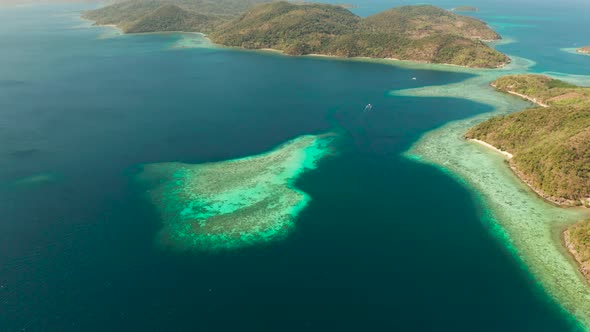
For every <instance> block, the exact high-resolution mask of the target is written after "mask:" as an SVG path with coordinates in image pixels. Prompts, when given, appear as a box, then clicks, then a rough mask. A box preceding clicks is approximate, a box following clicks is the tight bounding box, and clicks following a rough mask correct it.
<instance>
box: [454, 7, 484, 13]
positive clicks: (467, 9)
mask: <svg viewBox="0 0 590 332" xmlns="http://www.w3.org/2000/svg"><path fill="white" fill-rule="evenodd" d="M451 10H452V11H454V12H478V11H479V8H477V7H473V6H459V7H455V8H453V9H451Z"/></svg>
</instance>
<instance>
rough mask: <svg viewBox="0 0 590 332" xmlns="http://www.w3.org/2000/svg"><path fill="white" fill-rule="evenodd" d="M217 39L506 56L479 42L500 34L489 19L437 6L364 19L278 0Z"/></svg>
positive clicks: (473, 59) (484, 62)
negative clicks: (461, 13) (488, 24)
mask: <svg viewBox="0 0 590 332" xmlns="http://www.w3.org/2000/svg"><path fill="white" fill-rule="evenodd" d="M209 37H210V38H211V39H212V40H213V41H214V42H216V43H218V44H222V45H227V46H236V47H244V48H251V49H259V48H273V49H278V50H282V51H284V52H285V53H287V54H290V55H302V54H325V55H334V56H345V57H371V58H396V59H403V60H414V61H424V62H433V63H448V64H456V65H463V66H471V67H493V68H495V67H499V66H502V65H504V64H506V63H507V62H509V59H508V57H506V56H505V55H503V54H501V53H499V52H498V51H496V50H494V49H492V48H490V47H489V46H487V45H486V44H484V43H482V42H481V39H486V40H487V39H490V40H491V39H498V38H499V35H498V34H496V33H495V32H494V31H493V30H491V29H490V28H488V27H487V26H486V25H485V23H483V22H481V21H479V20H476V19H473V18H469V17H463V16H459V15H456V14H453V13H451V12H449V11H446V10H444V9H440V8H437V7H434V6H427V5H424V6H404V7H399V8H394V9H391V10H388V11H385V12H382V13H379V14H376V15H373V16H370V17H367V18H365V19H362V18H360V17H358V16H356V15H354V14H353V13H351V12H350V11H348V10H346V9H345V8H342V7H341V6H333V5H324V4H293V3H288V2H276V3H270V4H263V5H259V6H256V7H254V8H253V9H251V10H250V11H248V12H247V13H245V14H243V15H242V16H240V17H239V18H236V19H235V20H232V21H229V22H227V23H225V24H223V25H221V26H220V27H219V28H217V29H215V30H214V31H213V32H212V33H211V34H210V36H209Z"/></svg>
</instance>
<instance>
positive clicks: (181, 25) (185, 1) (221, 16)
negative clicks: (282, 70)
mask: <svg viewBox="0 0 590 332" xmlns="http://www.w3.org/2000/svg"><path fill="white" fill-rule="evenodd" d="M270 1H271V0H129V1H117V2H115V3H113V4H111V5H108V6H105V7H102V8H98V9H95V10H91V11H87V12H85V13H84V14H83V17H84V18H86V19H89V20H93V21H95V22H96V23H97V24H101V25H106V24H114V25H116V26H117V27H118V28H120V29H121V30H123V31H124V32H129V33H131V32H157V31H195V32H209V31H211V30H212V29H213V28H214V27H215V26H216V25H219V24H221V23H223V22H226V21H228V20H230V19H232V18H235V17H237V16H238V15H240V14H242V13H244V12H245V11H246V10H248V8H250V7H251V6H253V5H255V4H258V3H264V2H270Z"/></svg>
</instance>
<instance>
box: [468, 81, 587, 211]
mask: <svg viewBox="0 0 590 332" xmlns="http://www.w3.org/2000/svg"><path fill="white" fill-rule="evenodd" d="M492 85H493V86H494V87H495V88H496V89H498V90H500V91H503V92H506V93H510V94H514V95H517V96H520V97H522V98H525V99H527V100H529V101H531V102H534V103H536V104H537V105H538V107H535V108H531V109H527V110H525V111H522V112H517V113H513V114H510V115H506V116H501V117H496V118H492V119H490V120H488V121H485V122H483V123H481V124H479V125H478V126H476V127H475V128H473V129H471V130H470V131H469V132H468V133H467V134H466V137H467V138H471V139H478V140H481V141H484V142H487V143H489V144H491V145H493V146H494V147H496V148H498V149H500V150H502V151H507V152H509V153H510V154H512V155H513V156H514V158H512V159H511V160H510V165H511V167H512V168H513V170H514V171H515V173H516V174H517V175H518V176H519V177H520V178H521V179H522V180H523V181H525V182H526V183H527V184H529V185H530V186H531V187H532V188H533V189H534V190H535V191H536V192H537V193H538V194H539V195H540V196H542V197H544V198H546V199H547V200H549V201H551V202H554V203H556V204H559V205H564V206H581V205H582V206H587V207H590V88H586V87H578V86H575V85H572V84H568V83H566V82H563V81H560V80H555V79H552V78H549V77H546V76H542V75H513V76H506V77H502V78H500V79H498V80H496V81H495V82H493V83H492Z"/></svg>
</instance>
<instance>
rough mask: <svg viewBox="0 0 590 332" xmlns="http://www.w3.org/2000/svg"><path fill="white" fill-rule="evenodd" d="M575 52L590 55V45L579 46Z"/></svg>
mask: <svg viewBox="0 0 590 332" xmlns="http://www.w3.org/2000/svg"><path fill="white" fill-rule="evenodd" d="M576 52H578V53H582V54H588V55H590V46H584V47H580V48H578V49H577V50H576Z"/></svg>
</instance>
